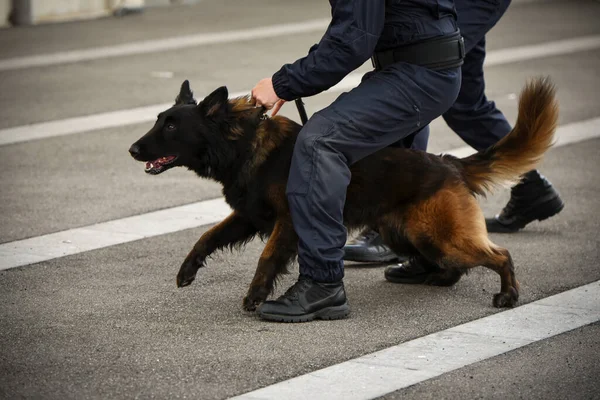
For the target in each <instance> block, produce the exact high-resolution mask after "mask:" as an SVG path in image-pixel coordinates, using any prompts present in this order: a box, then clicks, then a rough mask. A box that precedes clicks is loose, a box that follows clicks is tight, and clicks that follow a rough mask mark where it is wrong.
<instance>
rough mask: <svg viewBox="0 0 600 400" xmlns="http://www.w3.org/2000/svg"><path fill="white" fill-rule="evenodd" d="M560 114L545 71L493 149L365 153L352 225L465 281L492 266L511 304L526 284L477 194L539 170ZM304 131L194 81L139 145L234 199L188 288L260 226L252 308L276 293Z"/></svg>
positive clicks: (206, 241) (146, 155)
mask: <svg viewBox="0 0 600 400" xmlns="http://www.w3.org/2000/svg"><path fill="white" fill-rule="evenodd" d="M557 119H558V106H557V103H556V100H555V95H554V88H553V86H552V84H551V83H550V82H549V81H548V80H547V79H538V80H535V81H533V82H532V83H530V84H528V85H527V86H526V87H525V89H524V90H523V92H522V94H521V98H520V103H519V117H518V120H517V123H516V125H515V128H514V129H513V131H512V132H511V133H510V134H509V135H508V136H506V137H505V138H504V139H502V140H501V141H500V142H499V143H498V144H496V145H495V146H492V147H490V148H489V149H487V150H485V151H482V152H479V153H477V154H474V155H472V156H470V157H466V158H463V159H458V158H456V157H453V156H449V155H444V156H435V155H431V154H428V153H425V152H420V151H413V150H406V149H399V148H387V149H383V150H381V151H379V152H377V153H375V154H373V155H371V156H369V157H366V158H364V159H362V160H360V161H359V162H357V163H356V164H354V165H353V166H352V167H351V172H352V181H351V182H350V186H349V187H348V192H347V197H346V205H345V209H344V220H345V223H346V225H347V226H348V227H349V228H351V229H352V228H364V227H365V226H369V227H370V228H372V229H376V230H378V231H379V232H380V234H381V235H382V237H383V239H384V241H385V243H386V244H387V245H388V246H390V247H391V248H392V249H393V250H394V251H395V252H397V253H400V254H407V253H413V254H415V253H416V254H420V255H421V256H422V257H425V258H426V259H427V260H428V261H429V262H433V263H436V264H438V265H439V266H440V267H441V268H442V271H443V272H442V273H440V275H439V277H438V278H439V280H440V282H443V281H444V280H446V281H447V280H448V279H453V280H456V274H458V276H460V273H461V271H463V270H466V269H467V268H472V267H475V266H480V265H482V266H485V267H487V268H490V269H492V270H494V271H496V272H497V273H498V274H499V275H500V278H501V291H500V293H498V294H496V295H495V296H494V305H495V306H496V307H509V306H513V305H514V304H515V303H516V301H517V299H518V295H519V292H518V289H519V285H518V282H517V280H516V279H515V275H514V268H513V263H512V259H511V257H510V254H509V252H508V251H507V250H506V249H504V248H501V247H499V246H496V245H495V244H493V243H492V242H491V241H490V240H489V239H488V236H487V231H486V228H485V222H484V218H483V214H482V212H481V209H480V208H479V205H478V204H477V201H476V199H475V194H481V195H483V194H484V192H485V191H487V190H489V189H490V188H491V187H492V186H493V185H497V184H501V183H505V182H512V181H515V180H517V179H518V178H519V176H520V175H521V174H523V173H525V172H527V171H529V170H531V169H532V168H534V167H535V165H536V164H537V163H538V162H539V161H540V159H541V158H542V156H543V154H544V152H545V151H546V150H547V149H548V148H549V147H550V146H551V144H552V139H553V136H554V131H555V129H556V123H557ZM300 129H301V126H299V125H298V124H296V123H294V122H293V121H291V120H289V119H287V118H285V117H281V116H277V117H274V118H268V117H267V116H266V115H265V114H264V110H263V109H261V108H256V107H254V106H253V105H252V104H251V102H250V101H249V99H248V98H238V99H233V100H228V94H227V89H226V88H225V87H221V88H219V89H217V90H215V91H214V92H213V93H211V94H210V95H209V96H207V97H206V98H205V99H204V100H203V101H202V102H200V104H198V105H196V101H195V100H194V98H193V95H192V92H191V91H190V87H189V83H188V82H187V81H185V82H184V83H183V85H182V86H181V91H180V93H179V95H178V96H177V99H176V101H175V105H174V106H173V107H171V108H170V109H168V110H166V111H164V112H163V113H161V114H160V115H159V116H158V120H157V121H156V123H155V124H154V127H153V128H152V129H151V130H150V131H149V132H148V133H147V134H146V135H144V136H143V137H142V138H141V139H140V140H138V141H137V142H136V143H134V144H133V145H132V146H131V148H130V150H129V152H130V153H131V155H132V156H133V157H134V158H135V159H136V160H138V161H146V172H147V173H150V174H160V173H162V172H164V171H166V170H168V169H170V168H172V167H175V166H185V167H188V168H189V169H191V170H193V171H194V172H196V173H197V174H198V175H199V176H201V177H204V178H211V179H214V180H216V181H218V182H220V183H221V184H222V185H223V194H224V196H225V200H226V201H227V203H228V204H229V205H230V206H231V208H232V209H233V212H232V213H231V215H229V216H228V217H227V218H226V219H225V220H223V221H222V222H221V223H219V224H218V225H216V226H214V227H213V228H212V229H210V230H209V231H207V232H206V233H205V234H204V235H202V237H201V238H200V240H199V241H198V242H197V243H196V245H195V246H194V248H193V249H192V251H191V252H190V253H189V255H188V256H187V258H186V259H185V261H184V262H183V265H182V266H181V269H180V270H179V273H178V275H177V285H178V286H179V287H183V286H187V285H189V284H190V283H191V282H192V281H193V280H194V278H195V276H196V273H197V271H198V269H199V268H200V267H202V266H203V265H204V262H205V260H206V257H208V256H209V255H210V254H211V253H213V252H214V251H215V250H218V249H222V248H224V247H227V246H229V247H233V246H242V245H244V244H245V243H247V242H248V241H249V240H251V239H252V238H253V237H254V236H255V235H256V234H259V235H261V236H263V237H265V238H266V237H268V241H267V244H266V246H265V249H264V251H263V253H262V255H261V257H260V260H259V262H258V267H257V270H256V273H255V276H254V279H253V280H252V283H251V285H250V288H249V290H248V294H247V296H246V297H245V298H244V303H243V305H244V308H245V309H246V310H254V309H255V308H256V306H257V305H258V304H259V303H261V302H263V301H264V300H265V299H266V298H267V297H268V296H269V294H270V293H271V292H272V290H273V287H274V282H275V281H276V278H277V277H278V275H279V274H281V273H282V272H285V271H286V270H287V266H288V265H289V264H290V263H291V261H292V260H293V259H294V257H295V256H296V251H297V240H298V239H297V236H296V234H295V232H294V228H293V225H292V220H291V217H290V213H289V209H288V204H287V198H286V194H285V188H286V183H287V178H288V171H289V168H290V162H291V158H292V152H293V149H294V143H295V140H296V136H297V134H298V132H299V131H300Z"/></svg>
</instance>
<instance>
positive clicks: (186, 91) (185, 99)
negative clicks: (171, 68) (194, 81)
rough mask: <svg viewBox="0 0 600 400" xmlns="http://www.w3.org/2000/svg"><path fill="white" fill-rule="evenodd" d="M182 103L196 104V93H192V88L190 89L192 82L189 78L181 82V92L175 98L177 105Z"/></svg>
mask: <svg viewBox="0 0 600 400" xmlns="http://www.w3.org/2000/svg"><path fill="white" fill-rule="evenodd" d="M181 104H196V100H195V99H194V93H192V90H191V89H190V82H189V81H188V80H187V79H186V80H185V81H183V83H182V84H181V89H179V94H178V95H177V97H176V98H175V105H181Z"/></svg>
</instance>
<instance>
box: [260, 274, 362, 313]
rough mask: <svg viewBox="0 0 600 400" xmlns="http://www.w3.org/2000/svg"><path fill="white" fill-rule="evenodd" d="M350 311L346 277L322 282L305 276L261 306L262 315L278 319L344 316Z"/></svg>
mask: <svg viewBox="0 0 600 400" xmlns="http://www.w3.org/2000/svg"><path fill="white" fill-rule="evenodd" d="M349 313H350V308H349V307H348V302H347V300H346V291H345V290H344V283H343V282H342V281H339V282H335V283H320V282H315V281H313V280H312V279H310V278H308V277H304V276H300V278H299V279H298V282H296V283H295V284H294V285H293V286H292V287H290V288H289V289H288V290H287V292H285V294H283V295H282V296H281V297H279V298H278V299H277V300H271V301H265V302H264V303H263V304H262V305H261V306H260V308H259V309H258V315H259V316H260V317H261V318H262V319H266V320H269V321H277V322H307V321H312V320H313V319H340V318H344V317H345V316H347V315H348V314H349Z"/></svg>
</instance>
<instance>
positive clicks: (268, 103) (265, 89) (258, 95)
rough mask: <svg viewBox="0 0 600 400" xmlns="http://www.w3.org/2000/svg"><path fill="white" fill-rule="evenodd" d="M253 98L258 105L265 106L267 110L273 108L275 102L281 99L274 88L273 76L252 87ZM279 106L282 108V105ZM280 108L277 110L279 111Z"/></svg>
mask: <svg viewBox="0 0 600 400" xmlns="http://www.w3.org/2000/svg"><path fill="white" fill-rule="evenodd" d="M252 98H253V99H254V102H255V103H256V105H257V106H263V107H264V108H266V109H267V110H270V109H271V108H273V106H274V105H275V103H277V102H278V101H280V100H281V99H280V98H279V97H277V93H275V89H273V81H272V80H271V78H265V79H263V80H261V81H259V82H258V83H257V84H256V86H254V89H252ZM279 108H281V106H279ZM279 108H278V109H277V111H279Z"/></svg>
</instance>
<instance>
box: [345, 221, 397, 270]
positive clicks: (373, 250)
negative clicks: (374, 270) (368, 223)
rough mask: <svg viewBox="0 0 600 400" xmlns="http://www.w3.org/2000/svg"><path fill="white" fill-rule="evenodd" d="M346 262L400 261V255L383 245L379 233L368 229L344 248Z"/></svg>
mask: <svg viewBox="0 0 600 400" xmlns="http://www.w3.org/2000/svg"><path fill="white" fill-rule="evenodd" d="M344 260H346V261H358V262H392V261H400V259H399V257H398V255H397V254H396V253H394V252H393V251H392V250H391V249H390V248H389V247H387V246H386V245H385V244H383V240H382V239H381V236H380V235H379V233H377V232H376V231H374V230H371V229H368V228H367V229H365V230H363V231H362V232H361V233H360V234H359V235H358V236H357V237H356V239H354V240H352V241H350V242H348V244H346V246H344Z"/></svg>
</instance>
